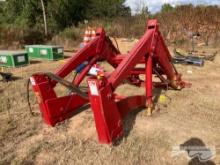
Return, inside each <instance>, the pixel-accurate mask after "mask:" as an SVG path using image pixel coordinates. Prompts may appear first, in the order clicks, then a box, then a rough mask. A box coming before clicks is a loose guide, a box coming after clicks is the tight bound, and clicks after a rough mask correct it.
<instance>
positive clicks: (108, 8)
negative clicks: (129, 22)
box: [90, 0, 131, 18]
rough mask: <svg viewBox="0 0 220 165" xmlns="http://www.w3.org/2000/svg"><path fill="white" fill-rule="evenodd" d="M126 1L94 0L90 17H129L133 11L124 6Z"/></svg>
mask: <svg viewBox="0 0 220 165" xmlns="http://www.w3.org/2000/svg"><path fill="white" fill-rule="evenodd" d="M124 3H125V0H93V3H92V4H91V9H90V17H96V18H113V17H118V16H128V15H130V14H131V9H130V8H129V7H125V6H124V5H123V4H124Z"/></svg>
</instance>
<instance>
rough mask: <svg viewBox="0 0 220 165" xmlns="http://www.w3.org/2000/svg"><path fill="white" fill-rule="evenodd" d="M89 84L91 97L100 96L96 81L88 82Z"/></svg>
mask: <svg viewBox="0 0 220 165" xmlns="http://www.w3.org/2000/svg"><path fill="white" fill-rule="evenodd" d="M88 84H89V89H90V93H91V95H95V96H98V95H99V92H98V89H97V86H96V82H95V81H88Z"/></svg>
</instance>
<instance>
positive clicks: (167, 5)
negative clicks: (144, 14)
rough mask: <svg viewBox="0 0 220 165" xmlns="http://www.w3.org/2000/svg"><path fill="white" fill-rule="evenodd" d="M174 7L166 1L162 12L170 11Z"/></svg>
mask: <svg viewBox="0 0 220 165" xmlns="http://www.w3.org/2000/svg"><path fill="white" fill-rule="evenodd" d="M173 9H174V8H173V6H171V5H170V4H169V3H164V4H163V5H162V7H161V12H162V13H165V12H170V11H172V10H173Z"/></svg>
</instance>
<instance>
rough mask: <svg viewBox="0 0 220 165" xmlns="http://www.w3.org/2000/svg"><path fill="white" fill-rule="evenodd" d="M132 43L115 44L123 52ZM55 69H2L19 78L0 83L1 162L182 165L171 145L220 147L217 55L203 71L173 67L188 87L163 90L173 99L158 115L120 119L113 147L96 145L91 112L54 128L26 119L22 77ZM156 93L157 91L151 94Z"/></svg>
mask: <svg viewBox="0 0 220 165" xmlns="http://www.w3.org/2000/svg"><path fill="white" fill-rule="evenodd" d="M133 44H134V42H132V43H128V42H120V41H119V45H120V47H122V49H121V50H122V51H123V52H126V51H127V50H129V49H130V47H131V46H132V45H133ZM218 51H220V49H218ZM58 65H61V62H59V61H57V62H47V61H42V62H40V63H36V62H35V63H32V65H29V66H27V67H24V68H17V69H7V70H8V71H12V72H13V73H14V75H16V76H18V77H21V79H18V80H16V81H13V82H9V83H3V82H0V92H1V93H0V103H1V107H0V164H55V163H56V164H150V165H151V164H152V165H154V164H166V165H172V164H173V165H176V164H178V165H184V164H187V159H186V157H185V156H184V155H183V154H182V155H179V156H177V157H171V148H172V146H176V145H180V144H182V143H184V142H185V141H188V140H189V139H191V138H192V137H196V138H199V139H201V140H202V141H203V142H204V143H205V144H206V145H208V146H216V148H217V147H218V148H220V141H219V139H220V112H219V110H220V104H219V101H220V99H219V98H220V92H219V91H220V75H219V72H220V56H219V55H217V57H216V59H215V61H214V62H206V63H205V66H204V67H202V68H198V67H192V66H181V65H177V68H178V70H179V71H180V72H181V73H182V74H183V77H184V79H185V80H187V81H189V82H191V83H192V84H193V85H192V87H191V88H186V89H183V90H182V91H172V90H171V91H162V92H163V93H166V95H167V96H169V97H171V98H172V100H171V102H170V103H169V104H167V105H166V106H164V105H160V104H159V103H157V106H156V109H157V110H158V111H156V112H154V113H153V115H152V117H146V116H145V115H144V113H143V111H141V112H139V113H132V114H130V115H129V116H128V117H127V118H126V120H125V121H124V125H125V127H124V131H125V137H124V138H123V139H121V140H120V141H118V142H117V143H116V145H113V146H107V145H101V144H99V143H98V141H97V135H96V130H95V125H94V120H93V114H92V112H91V110H90V109H88V110H86V111H83V112H81V113H80V114H78V115H76V116H74V117H72V118H71V119H69V120H67V121H65V122H63V123H61V124H59V125H57V126H56V127H54V128H51V127H49V126H47V125H45V124H43V122H42V119H41V117H40V114H38V115H37V116H34V117H32V116H30V114H29V111H28V108H27V101H26V79H27V78H28V77H29V76H30V75H31V74H32V73H35V72H38V71H54V70H55V69H56V68H57V67H58ZM187 70H191V71H192V74H188V73H187ZM59 90H60V91H62V89H59ZM118 92H119V93H123V94H128V95H130V94H133V93H144V90H143V89H140V88H134V87H131V86H130V85H124V86H121V87H119V88H118ZM155 94H157V95H158V94H159V92H158V91H156V90H155ZM35 109H37V108H35ZM219 152H220V151H219V150H218V151H217V157H216V158H215V159H214V160H213V161H214V162H215V163H216V164H220V155H219Z"/></svg>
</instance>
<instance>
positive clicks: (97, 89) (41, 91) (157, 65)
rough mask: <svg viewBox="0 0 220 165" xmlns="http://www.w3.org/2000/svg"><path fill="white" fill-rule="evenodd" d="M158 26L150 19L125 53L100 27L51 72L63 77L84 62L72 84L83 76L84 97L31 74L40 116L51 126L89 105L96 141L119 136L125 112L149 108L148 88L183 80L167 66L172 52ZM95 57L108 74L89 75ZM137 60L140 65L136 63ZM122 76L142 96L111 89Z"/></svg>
mask: <svg viewBox="0 0 220 165" xmlns="http://www.w3.org/2000/svg"><path fill="white" fill-rule="evenodd" d="M158 29H159V24H158V22H157V20H150V21H149V22H148V24H147V30H146V32H145V34H144V35H143V37H142V38H141V39H140V40H139V41H138V42H137V44H136V45H135V46H134V48H133V49H132V50H131V51H130V52H129V53H128V54H126V55H125V54H121V53H120V52H119V50H118V49H117V48H115V46H114V45H113V43H112V42H111V40H110V39H109V38H108V37H107V36H106V35H105V31H104V30H103V29H102V28H99V29H98V30H97V31H96V37H94V39H93V40H92V41H90V42H89V43H88V44H86V45H85V47H83V48H82V49H80V50H79V51H78V52H77V53H76V54H74V55H73V56H72V57H71V58H70V59H69V61H68V62H67V63H66V64H65V65H64V66H62V67H61V68H59V69H58V71H57V72H56V73H55V74H56V75H57V76H59V77H61V78H65V77H66V76H67V75H68V74H70V73H71V72H72V71H73V70H75V69H76V68H77V66H79V65H80V64H82V63H84V62H85V61H87V62H88V65H87V66H85V68H83V69H82V70H81V72H80V73H79V74H78V75H77V77H76V78H75V79H74V80H73V82H72V83H73V85H75V86H79V85H80V83H81V82H82V80H83V79H84V78H85V77H88V79H87V84H88V96H89V98H88V99H86V98H82V97H81V95H80V94H78V93H77V92H76V93H75V94H73V93H72V94H70V95H68V96H64V97H57V95H56V93H55V91H54V87H55V86H56V84H57V82H56V81H55V80H51V79H50V78H49V77H48V76H47V75H46V74H44V73H37V74H34V75H33V76H32V77H31V82H32V88H33V91H34V92H35V95H36V97H37V99H38V103H39V106H40V110H41V113H42V117H43V119H44V121H45V122H46V123H47V124H49V125H51V126H55V124H56V123H57V122H60V121H63V120H65V119H66V118H68V117H71V116H72V114H73V113H74V112H76V110H77V109H78V108H79V107H82V106H84V105H86V104H90V105H91V108H92V111H93V114H94V119H95V125H96V130H97V134H98V139H99V142H100V143H107V144H109V143H112V142H113V141H115V140H116V139H118V138H119V137H121V136H122V134H123V125H122V120H123V118H124V117H125V116H126V115H127V114H128V113H129V112H130V111H132V110H134V109H137V108H139V107H143V106H147V107H148V109H149V108H150V109H151V108H152V107H153V102H152V97H153V93H152V89H153V87H161V88H162V87H170V88H173V89H181V88H183V87H184V86H185V85H186V84H185V82H183V81H182V80H181V75H180V74H179V73H177V71H176V69H175V68H174V66H173V65H172V63H171V55H170V53H169V51H168V49H167V47H166V45H165V43H164V41H163V38H162V36H161V34H160V32H159V30H158ZM98 61H107V62H108V63H109V64H110V65H112V66H113V67H114V68H115V69H114V70H113V71H112V72H111V73H105V74H103V73H98V74H97V76H88V72H89V70H90V68H91V67H92V66H93V65H95V64H96V63H97V62H98ZM138 64H141V65H142V67H136V66H137V65H138ZM153 74H156V76H158V77H159V79H160V80H161V82H153V81H152V75H153ZM140 75H145V80H141V79H140V78H139V76H140ZM125 80H126V82H129V83H130V84H133V85H136V86H139V87H142V86H143V87H145V89H146V95H143V96H132V97H126V96H118V95H117V94H116V93H114V91H115V89H116V88H117V87H118V86H119V85H120V84H121V83H124V82H125Z"/></svg>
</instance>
